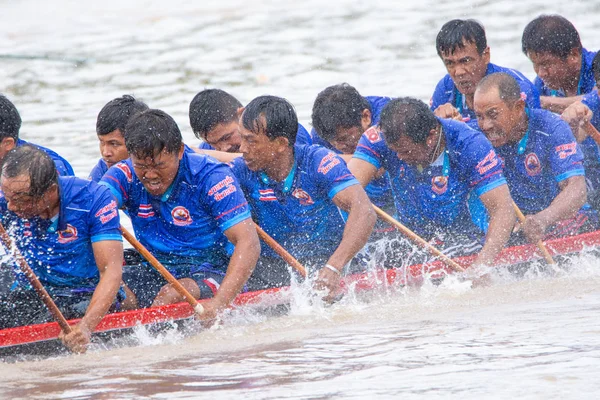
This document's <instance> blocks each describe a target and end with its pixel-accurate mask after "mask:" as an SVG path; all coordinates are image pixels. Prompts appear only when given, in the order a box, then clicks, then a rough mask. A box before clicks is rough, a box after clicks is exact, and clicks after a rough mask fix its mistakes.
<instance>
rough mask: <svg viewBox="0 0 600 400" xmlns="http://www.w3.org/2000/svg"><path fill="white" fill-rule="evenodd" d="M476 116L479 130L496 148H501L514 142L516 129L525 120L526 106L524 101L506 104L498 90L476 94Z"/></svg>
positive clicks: (477, 92)
mask: <svg viewBox="0 0 600 400" xmlns="http://www.w3.org/2000/svg"><path fill="white" fill-rule="evenodd" d="M473 104H474V108H475V114H476V115H477V123H478V124H479V128H480V129H481V131H482V132H483V133H484V134H485V136H486V137H487V138H488V140H489V141H490V142H491V143H492V146H494V147H501V146H504V145H505V144H507V143H509V142H512V141H514V140H515V139H514V137H515V136H516V135H515V133H516V132H515V127H516V126H517V124H518V123H519V122H520V121H521V119H522V118H523V114H524V113H525V104H524V101H523V100H517V101H515V102H513V103H505V102H504V101H503V100H502V99H501V98H500V95H499V94H498V89H497V88H493V89H489V90H487V91H484V92H481V91H479V90H478V91H476V92H475V99H474V102H473Z"/></svg>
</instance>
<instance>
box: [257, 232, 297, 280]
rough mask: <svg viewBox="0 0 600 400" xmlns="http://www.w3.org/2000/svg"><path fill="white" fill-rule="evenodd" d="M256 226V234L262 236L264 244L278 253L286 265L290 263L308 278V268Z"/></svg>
mask: <svg viewBox="0 0 600 400" xmlns="http://www.w3.org/2000/svg"><path fill="white" fill-rule="evenodd" d="M254 226H255V227H256V232H257V233H258V236H260V238H261V239H262V240H263V242H265V243H266V244H267V245H269V247H270V248H272V249H273V251H275V253H277V254H278V255H279V256H280V257H281V258H283V260H284V261H285V262H286V263H288V264H289V265H290V266H291V267H292V268H294V269H295V270H296V271H298V272H300V275H302V276H303V277H304V278H306V268H304V266H303V265H302V264H300V262H299V261H298V260H296V259H295V258H294V256H292V255H291V254H290V253H288V252H287V250H286V249H284V248H283V247H282V246H281V245H280V244H279V243H277V241H275V239H273V238H272V237H271V236H269V234H268V233H267V232H265V231H264V230H263V229H262V228H261V227H260V226H258V225H257V224H256V223H255V224H254Z"/></svg>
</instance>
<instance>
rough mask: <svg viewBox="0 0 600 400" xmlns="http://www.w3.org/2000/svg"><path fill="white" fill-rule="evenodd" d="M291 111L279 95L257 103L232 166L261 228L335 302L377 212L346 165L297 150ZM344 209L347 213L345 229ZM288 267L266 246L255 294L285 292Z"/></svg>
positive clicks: (243, 121) (243, 124)
mask: <svg viewBox="0 0 600 400" xmlns="http://www.w3.org/2000/svg"><path fill="white" fill-rule="evenodd" d="M297 127H298V119H297V116H296V112H295V111H294V108H293V107H292V105H291V104H290V103H289V102H288V101H287V100H285V99H282V98H280V97H275V96H261V97H257V98H256V99H254V100H252V101H251V102H250V103H249V104H248V105H247V106H246V108H245V109H244V111H243V113H242V116H241V118H240V133H241V137H242V143H241V147H240V150H241V151H242V153H243V154H244V157H243V158H237V159H235V160H234V161H233V163H232V169H233V171H234V173H235V175H236V176H237V177H238V179H239V181H240V186H241V187H242V189H243V190H244V192H245V193H246V197H247V198H248V201H250V204H251V207H252V211H253V214H254V215H255V217H256V222H257V223H258V224H259V225H260V226H261V227H262V228H263V229H264V230H265V231H266V232H267V233H268V234H269V235H270V236H272V237H273V239H275V240H276V241H277V242H278V243H279V244H281V245H282V246H283V247H284V248H285V249H286V250H288V251H289V252H290V253H291V254H292V255H293V256H294V257H295V258H297V259H298V260H299V261H300V262H301V263H303V264H304V265H306V266H307V267H308V268H309V273H313V274H315V275H317V283H318V285H322V286H323V287H325V288H327V289H328V290H329V295H330V296H331V295H334V294H335V293H336V291H337V289H338V286H339V282H340V277H341V276H342V273H343V269H344V267H345V266H346V265H347V264H348V263H349V262H350V261H351V260H352V259H353V258H354V256H355V255H356V253H357V252H358V251H359V250H360V249H361V248H362V247H363V246H364V245H365V243H366V242H367V240H368V238H369V235H370V233H371V230H372V228H373V225H374V224H375V219H376V217H375V213H374V211H373V208H372V207H371V205H370V202H369V199H368V197H367V194H366V193H365V191H364V190H363V189H362V188H361V186H360V185H359V184H358V182H357V181H356V179H355V178H354V177H353V176H352V174H350V171H348V169H347V167H346V164H345V163H344V161H343V160H342V159H341V158H340V157H339V156H337V155H336V154H335V153H333V152H331V151H329V150H327V149H324V148H323V147H320V146H306V145H296V146H294V143H296V135H297V130H298V129H297ZM338 207H339V208H341V209H343V210H344V211H346V212H348V217H347V221H346V222H344V219H343V218H342V216H341V214H340V212H339V210H338ZM290 281H291V278H290V273H289V272H288V268H287V267H286V264H285V262H284V261H283V260H282V259H281V258H279V257H278V256H276V254H275V253H274V252H273V251H272V250H271V249H270V248H268V247H263V250H262V257H261V259H260V260H259V262H258V264H257V267H256V270H255V271H254V273H253V274H252V276H251V278H250V280H249V281H248V286H249V288H250V290H258V289H264V288H268V287H277V286H286V285H289V284H290Z"/></svg>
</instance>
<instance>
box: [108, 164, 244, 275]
mask: <svg viewBox="0 0 600 400" xmlns="http://www.w3.org/2000/svg"><path fill="white" fill-rule="evenodd" d="M100 182H101V184H104V185H107V186H108V187H109V188H110V190H111V192H112V193H113V195H114V196H115V198H116V199H117V203H118V204H119V207H123V208H125V211H127V212H128V213H129V216H130V217H131V223H132V225H133V229H134V230H135V233H136V236H137V238H138V240H139V241H140V242H141V243H142V244H143V245H144V246H145V247H146V248H147V249H148V250H150V252H151V253H152V254H153V255H154V256H155V257H156V258H157V259H158V260H159V261H161V262H162V263H164V264H166V266H167V267H168V268H170V270H171V272H172V273H174V274H177V268H176V266H177V265H178V264H188V265H189V264H197V265H200V264H204V263H210V264H212V265H213V266H215V267H223V266H224V265H225V264H226V263H227V260H228V257H229V255H230V253H231V250H232V246H231V244H230V243H229V242H228V241H227V238H226V237H225V235H224V234H223V232H225V231H226V230H227V229H229V228H231V227H232V226H234V225H236V224H238V223H239V222H241V221H243V220H245V219H247V218H250V211H249V208H248V203H247V202H246V199H245V198H244V194H243V193H242V191H241V190H240V189H239V186H238V182H237V180H236V179H235V177H234V176H233V173H232V172H231V170H230V169H229V167H228V166H227V165H225V164H221V163H219V162H217V161H216V160H214V159H213V158H211V157H208V156H204V155H201V154H191V153H186V152H184V154H183V157H182V159H181V161H180V162H179V170H178V171H177V176H176V177H175V179H174V181H173V183H172V184H171V186H170V187H169V189H167V191H166V192H165V193H164V194H163V195H162V196H159V197H156V196H152V195H151V194H150V193H148V192H147V191H146V189H145V188H144V185H143V184H142V182H141V181H140V180H139V179H138V177H137V176H136V174H135V173H134V170H133V165H132V163H131V160H130V159H127V160H124V161H121V162H119V163H117V164H116V165H114V166H112V167H111V168H109V169H108V172H107V173H106V174H104V177H103V178H102V180H101V181H100Z"/></svg>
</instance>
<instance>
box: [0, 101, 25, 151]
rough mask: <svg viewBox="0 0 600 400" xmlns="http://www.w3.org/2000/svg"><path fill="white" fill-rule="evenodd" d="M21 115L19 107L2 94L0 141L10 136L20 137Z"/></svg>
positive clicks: (0, 102) (0, 103) (16, 138)
mask: <svg viewBox="0 0 600 400" xmlns="http://www.w3.org/2000/svg"><path fill="white" fill-rule="evenodd" d="M21 122H22V121H21V116H20V115H19V111H17V107H15V105H14V104H13V103H12V102H11V101H10V100H9V99H8V97H6V96H4V95H2V94H0V141H1V140H4V138H7V137H10V138H13V139H15V142H16V141H17V140H18V139H19V130H21Z"/></svg>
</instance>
